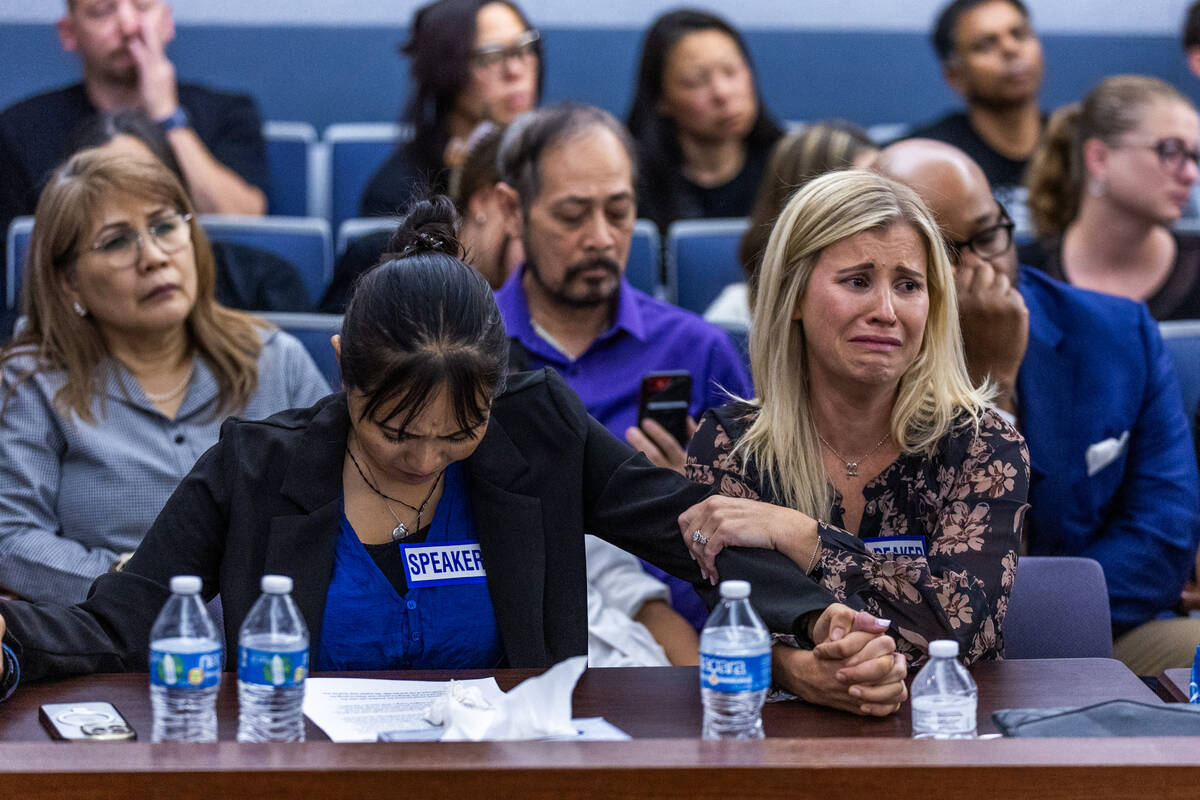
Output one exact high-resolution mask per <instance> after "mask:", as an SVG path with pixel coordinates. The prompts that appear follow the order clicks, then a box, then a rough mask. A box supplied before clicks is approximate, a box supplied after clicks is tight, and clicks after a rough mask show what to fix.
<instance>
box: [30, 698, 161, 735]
mask: <svg viewBox="0 0 1200 800" xmlns="http://www.w3.org/2000/svg"><path fill="white" fill-rule="evenodd" d="M38 718H39V719H40V720H41V721H42V725H43V726H44V727H45V728H46V730H47V731H48V732H49V733H50V736H51V737H53V738H55V739H59V740H63V741H69V742H113V741H125V740H129V739H136V738H137V733H136V732H135V731H134V730H133V726H132V725H130V724H129V723H128V722H126V721H125V718H124V717H122V716H121V712H119V711H117V709H116V708H115V707H114V706H113V704H112V703H104V702H75V703H47V704H45V705H43V706H42V707H41V708H39V709H38Z"/></svg>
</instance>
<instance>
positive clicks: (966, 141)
mask: <svg viewBox="0 0 1200 800" xmlns="http://www.w3.org/2000/svg"><path fill="white" fill-rule="evenodd" d="M1042 122H1043V124H1044V123H1045V116H1044V115H1043V118H1042ZM901 138H903V139H918V138H919V139H936V140H938V141H939V142H946V143H947V144H952V145H954V146H955V147H957V148H958V149H959V150H962V151H963V152H964V153H966V154H967V155H969V156H970V157H971V158H972V159H974V161H975V163H976V164H978V165H979V166H980V168H982V169H983V174H984V175H986V176H987V179H988V183H990V184H991V186H992V193H993V194H995V196H996V199H997V200H999V201H1000V202H1001V203H1003V204H1004V207H1005V208H1007V209H1008V212H1009V215H1010V216H1011V217H1012V219H1013V222H1015V223H1016V224H1017V227H1018V228H1020V229H1026V228H1028V227H1029V225H1028V222H1029V220H1028V214H1027V212H1026V211H1025V203H1026V200H1027V199H1028V197H1029V192H1028V191H1027V190H1026V189H1025V186H1024V180H1025V168H1026V167H1027V166H1028V164H1029V159H1014V158H1009V157H1008V156H1006V155H1004V154H1003V153H1000V152H998V151H996V150H995V149H993V148H992V146H991V145H990V144H988V143H987V142H985V141H984V140H983V137H982V136H980V135H979V134H978V133H976V131H975V129H974V128H972V127H971V122H970V120H969V119H968V118H967V115H966V114H964V113H962V112H959V113H956V114H950V115H949V116H946V117H943V118H942V119H940V120H938V121H937V122H933V123H931V124H929V125H926V126H925V127H922V128H916V129H915V130H911V131H909V132H908V133H906V134H904V136H903V137H901Z"/></svg>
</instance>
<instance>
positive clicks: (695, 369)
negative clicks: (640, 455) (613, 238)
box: [496, 266, 753, 441]
mask: <svg viewBox="0 0 1200 800" xmlns="http://www.w3.org/2000/svg"><path fill="white" fill-rule="evenodd" d="M523 274H524V267H523V266H522V268H521V269H519V270H514V272H513V274H512V275H511V276H509V279H508V281H507V282H505V284H504V286H502V287H501V288H500V289H498V290H497V291H496V303H497V305H499V306H500V313H501V315H503V317H504V327H505V329H506V330H507V331H508V335H509V336H512V337H515V338H516V339H518V340H519V341H520V342H521V344H522V345H524V347H525V350H526V351H527V352H528V354H529V362H528V368H529V369H541V368H542V367H553V368H554V369H556V370H558V372H559V373H561V374H562V376H563V377H564V378H565V379H566V381H567V383H568V384H569V385H570V387H571V388H572V389H574V390H575V393H576V394H578V395H579V397H580V399H581V400H583V404H584V405H585V406H586V407H587V410H588V413H589V414H591V415H592V416H593V417H595V418H596V419H598V420H599V421H600V423H601V424H602V425H604V427H606V428H608V429H609V430H610V431H612V434H613V435H614V436H616V437H617V438H618V439H620V440H621V441H625V429H626V428H629V427H631V426H633V425H636V424H637V410H638V390H639V388H640V387H641V383H642V377H643V376H645V375H646V373H648V372H661V371H663V370H674V369H686V370H688V371H689V372H691V373H692V402H691V408H690V412H691V414H692V417H693V418H694V419H699V418H700V415H701V414H703V413H704V412H705V411H707V410H708V409H710V408H716V407H718V406H722V405H724V404H725V403H727V402H729V396H728V395H727V394H726V392H725V390H728V391H730V392H733V393H734V394H736V395H738V396H739V397H750V396H753V390H752V388H751V384H750V376H749V375H748V374H747V373H746V368H745V366H744V365H743V364H742V359H741V358H740V357H739V355H738V352H737V350H736V349H735V348H734V346H733V342H732V341H731V340H730V338H729V336H728V335H727V334H726V333H725V331H723V330H721V329H720V328H719V327H717V326H716V325H713V324H712V323H710V322H705V321H704V320H703V319H701V318H700V317H698V316H697V315H695V314H693V313H692V312H690V311H685V310H684V309H682V308H679V307H677V306H673V305H671V304H670V303H665V302H663V301H661V300H655V299H654V298H653V297H651V296H650V295H648V294H645V293H644V292H640V291H638V290H637V289H635V288H633V287H632V286H630V285H629V284H628V283H626V282H625V281H624V280H622V281H621V292H620V295H619V298H618V300H617V313H616V318H615V319H614V320H613V322H612V324H611V325H610V326H609V327H608V329H607V330H605V331H604V332H603V333H601V334H600V335H599V336H598V337H596V340H595V341H594V342H592V344H591V346H590V347H589V348H588V349H587V351H586V352H584V353H583V354H582V355H581V356H579V358H576V359H575V360H571V359H570V358H568V357H567V356H566V355H564V354H563V353H561V352H559V351H558V350H557V349H556V348H555V347H554V346H553V345H551V344H550V343H549V342H547V341H546V340H545V339H543V338H542V337H541V336H539V335H538V334H537V332H536V331H535V330H534V329H533V324H532V322H531V321H530V318H529V303H528V302H527V300H526V298H525V289H524V287H523V286H522V284H521V276H522V275H523Z"/></svg>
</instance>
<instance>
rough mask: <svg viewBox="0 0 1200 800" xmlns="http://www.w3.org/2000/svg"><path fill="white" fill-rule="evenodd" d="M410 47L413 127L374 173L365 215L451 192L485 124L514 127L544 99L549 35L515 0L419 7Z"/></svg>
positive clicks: (409, 121) (444, 0)
mask: <svg viewBox="0 0 1200 800" xmlns="http://www.w3.org/2000/svg"><path fill="white" fill-rule="evenodd" d="M409 30H410V36H409V40H408V42H407V43H406V44H405V45H404V47H403V48H402V52H403V53H404V55H406V56H408V58H409V61H410V71H411V75H412V83H413V90H412V95H411V98H410V100H409V103H408V106H407V108H406V109H405V111H404V115H403V117H402V119H401V123H402V124H404V125H407V126H409V127H410V128H411V129H412V138H411V139H410V140H408V141H406V142H402V143H401V144H400V146H399V147H398V148H397V149H396V152H395V153H393V154H392V156H391V157H390V158H389V159H388V160H387V161H386V162H384V164H383V166H382V167H380V168H379V170H378V171H377V172H376V173H375V175H374V176H373V177H372V178H371V182H370V183H369V184H368V185H367V188H366V191H365V192H364V193H363V197H362V208H361V211H362V214H363V216H377V215H388V214H396V213H398V212H399V211H400V210H401V209H403V208H405V207H407V206H408V205H409V203H410V202H411V201H412V199H413V197H414V195H416V194H423V193H424V192H425V191H426V190H432V191H436V192H445V191H447V189H448V182H449V175H450V169H451V168H452V167H455V166H457V165H458V164H460V163H461V162H462V160H463V159H464V158H465V157H466V154H467V142H468V138H469V137H470V135H471V131H472V130H474V129H475V126H476V125H478V124H479V123H481V122H485V121H487V122H495V123H497V124H499V125H507V124H508V123H510V122H512V121H513V119H514V118H515V117H516V116H517V115H518V114H520V113H522V112H525V111H528V110H529V109H531V108H533V107H534V106H535V105H536V104H537V102H538V98H539V97H540V96H541V87H542V45H541V36H540V34H539V33H538V31H537V29H536V28H534V27H533V26H532V25H531V24H530V22H529V20H528V19H527V18H526V17H525V14H524V13H523V12H522V11H521V9H520V7H519V6H517V4H516V3H512V2H508V0H436V2H433V3H430V4H428V5H426V6H423V7H421V8H419V9H417V12H416V13H415V14H414V15H413V21H412V25H411V26H410V28H409Z"/></svg>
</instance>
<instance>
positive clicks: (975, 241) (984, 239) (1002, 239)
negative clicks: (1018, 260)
mask: <svg viewBox="0 0 1200 800" xmlns="http://www.w3.org/2000/svg"><path fill="white" fill-rule="evenodd" d="M996 208H997V209H999V211H1000V221H999V222H997V223H996V224H995V225H992V226H991V227H989V228H984V229H983V230H981V231H980V232H979V233H977V234H975V235H974V236H972V237H970V238H968V239H963V240H962V241H961V242H952V241H950V240H949V239H947V240H946V244H948V245H949V246H950V259H951V261H953V262H954V263H955V264H956V265H957V264H958V263H959V262H960V261H961V260H962V252H963V251H964V250H970V251H971V252H973V253H974V254H975V255H977V256H979V257H980V258H983V259H988V258H996V257H997V256H1002V255H1004V254H1005V253H1007V252H1008V248H1010V247H1012V243H1013V228H1015V227H1017V226H1016V224H1015V223H1014V222H1013V221H1012V217H1010V216H1008V210H1007V209H1006V208H1005V207H1004V206H1003V205H1002V204H1001V203H999V202H997V203H996Z"/></svg>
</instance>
